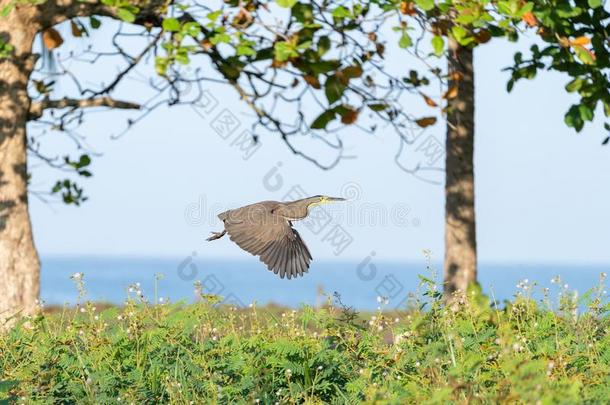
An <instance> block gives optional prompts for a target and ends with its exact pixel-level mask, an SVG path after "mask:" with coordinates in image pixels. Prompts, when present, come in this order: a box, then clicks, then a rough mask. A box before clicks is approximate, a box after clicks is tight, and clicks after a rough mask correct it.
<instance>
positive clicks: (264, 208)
mask: <svg viewBox="0 0 610 405" xmlns="http://www.w3.org/2000/svg"><path fill="white" fill-rule="evenodd" d="M332 201H345V198H339V197H328V196H324V195H316V196H313V197H309V198H303V199H301V200H296V201H291V202H280V201H261V202H259V203H256V204H250V205H246V206H245V207H241V208H236V209H234V210H229V211H225V212H223V213H221V214H219V215H218V218H219V219H220V220H221V221H222V222H223V223H224V230H223V231H222V232H212V233H211V236H210V237H209V238H208V239H207V240H208V241H212V240H216V239H220V238H222V237H223V236H224V235H225V234H226V233H228V234H229V238H230V239H231V240H232V241H233V242H235V243H236V244H237V245H238V246H239V247H240V248H242V249H243V250H245V251H246V252H249V253H251V254H253V255H254V256H259V259H260V261H261V262H263V263H265V264H266V265H267V268H268V269H269V270H271V271H272V272H274V273H275V274H278V275H279V276H280V277H281V278H284V277H287V278H288V279H291V278H293V277H295V278H296V277H297V276H302V275H303V273H307V272H308V271H309V262H311V260H312V257H311V253H309V249H307V246H306V245H305V242H303V239H302V238H301V235H299V233H298V232H297V230H296V229H294V228H293V227H292V221H297V220H299V219H303V218H306V217H307V215H308V214H309V209H310V208H311V207H313V206H316V205H321V204H326V203H329V202H332Z"/></svg>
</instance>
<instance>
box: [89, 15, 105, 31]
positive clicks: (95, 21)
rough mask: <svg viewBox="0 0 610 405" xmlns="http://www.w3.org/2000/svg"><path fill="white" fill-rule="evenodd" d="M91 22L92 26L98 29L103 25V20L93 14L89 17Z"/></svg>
mask: <svg viewBox="0 0 610 405" xmlns="http://www.w3.org/2000/svg"><path fill="white" fill-rule="evenodd" d="M89 24H91V28H93V29H98V28H99V27H100V26H101V25H102V22H101V21H100V20H98V19H97V18H95V17H93V16H91V17H89Z"/></svg>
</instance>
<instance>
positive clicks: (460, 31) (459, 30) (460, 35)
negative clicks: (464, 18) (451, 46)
mask: <svg viewBox="0 0 610 405" xmlns="http://www.w3.org/2000/svg"><path fill="white" fill-rule="evenodd" d="M451 34H452V35H453V38H455V40H456V41H457V42H458V43H459V44H460V45H462V46H467V45H469V44H471V43H472V42H473V41H474V38H473V37H472V35H470V33H469V32H468V31H467V30H466V28H464V27H462V26H461V25H454V26H453V28H451Z"/></svg>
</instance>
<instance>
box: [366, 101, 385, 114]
mask: <svg viewBox="0 0 610 405" xmlns="http://www.w3.org/2000/svg"><path fill="white" fill-rule="evenodd" d="M367 107H368V108H370V109H371V110H373V111H375V112H380V111H385V110H387V109H388V108H390V106H389V105H387V104H384V103H376V104H367Z"/></svg>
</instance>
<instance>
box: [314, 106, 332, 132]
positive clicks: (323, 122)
mask: <svg viewBox="0 0 610 405" xmlns="http://www.w3.org/2000/svg"><path fill="white" fill-rule="evenodd" d="M335 117H336V112H335V110H334V109H330V110H326V111H324V112H323V113H322V114H320V115H319V116H318V118H316V119H315V120H314V121H313V122H312V123H311V128H312V129H325V128H326V126H327V125H328V123H329V122H331V121H332V120H334V119H335Z"/></svg>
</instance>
